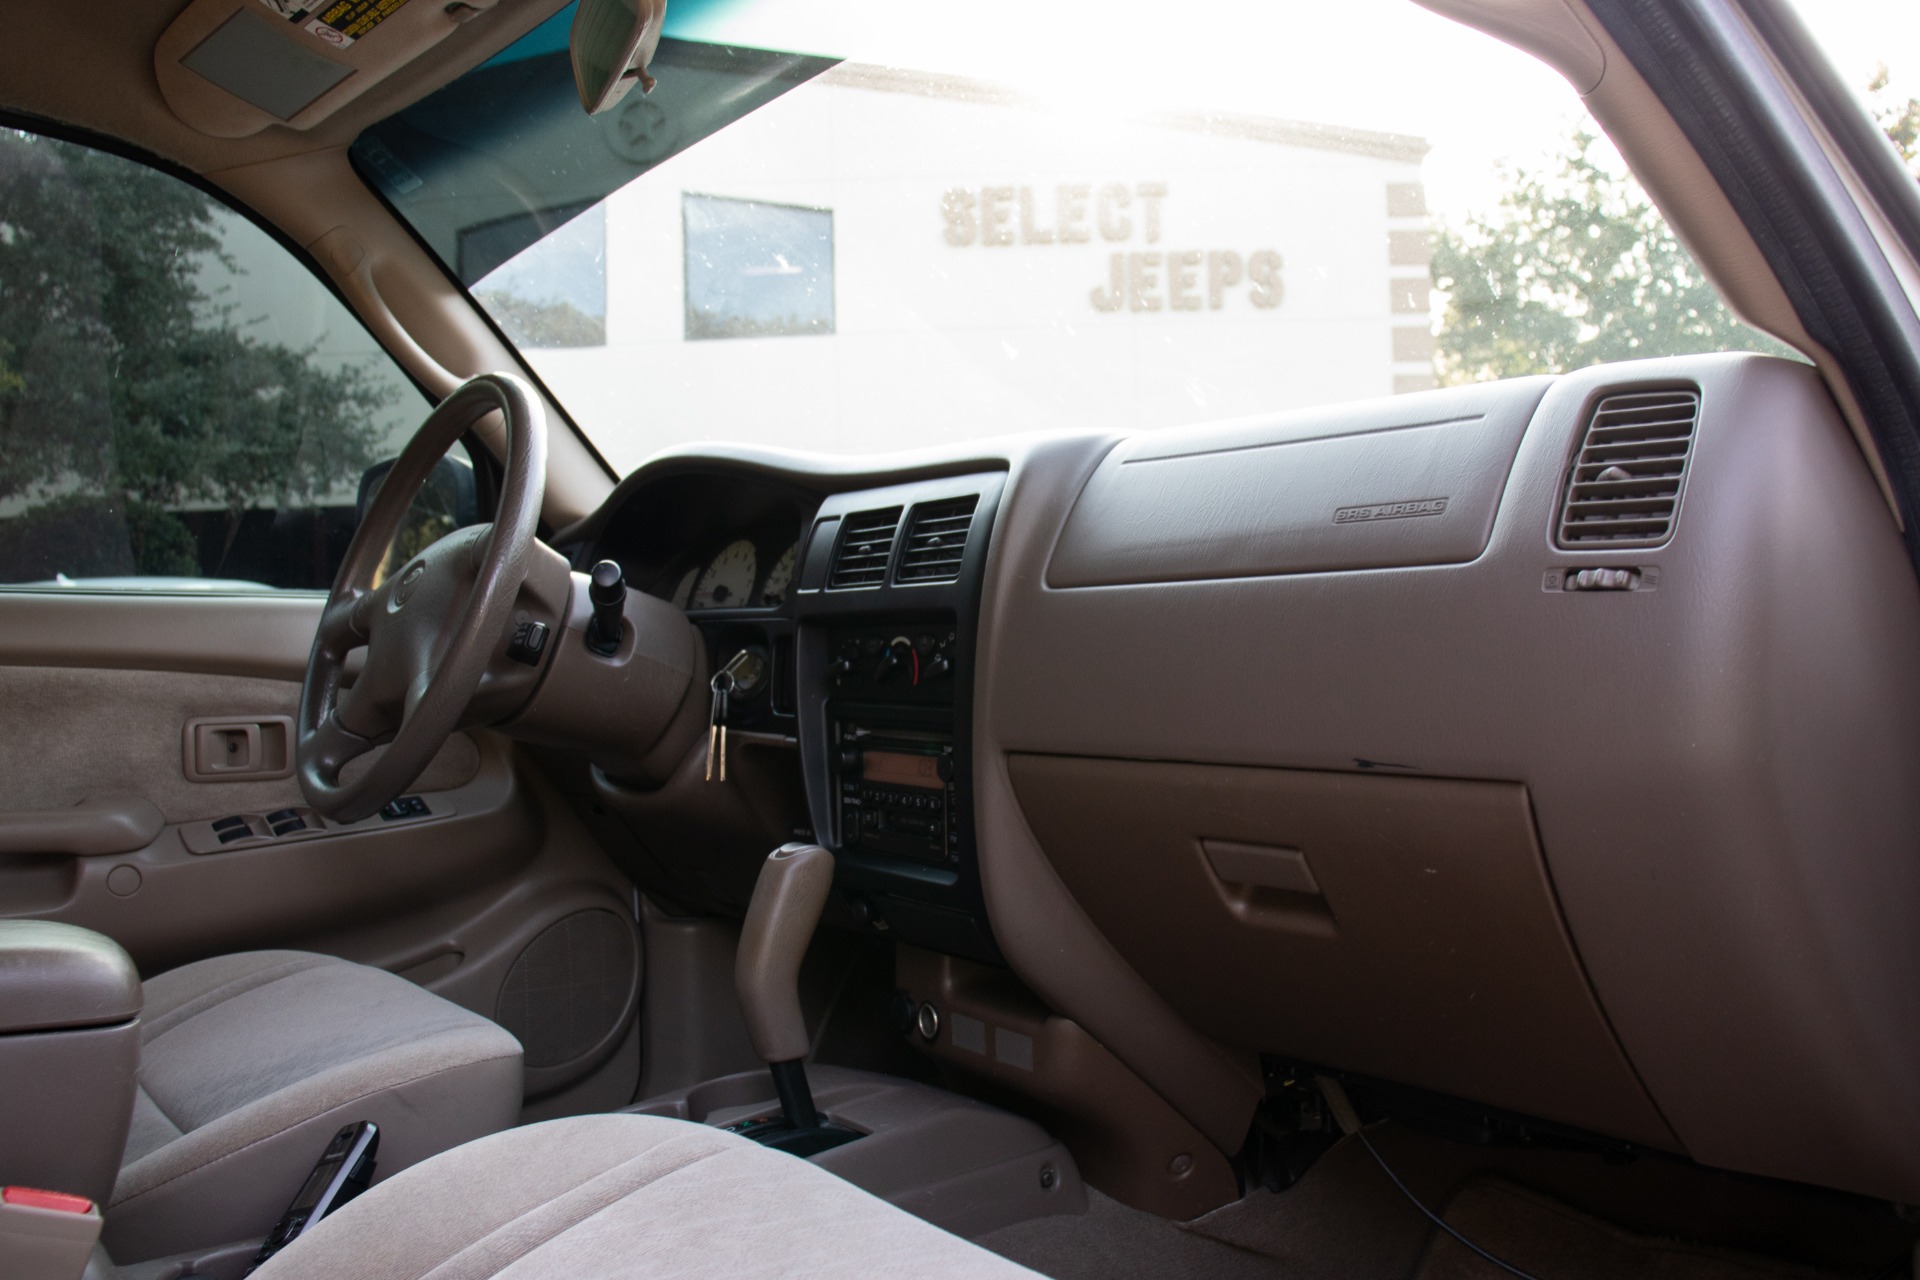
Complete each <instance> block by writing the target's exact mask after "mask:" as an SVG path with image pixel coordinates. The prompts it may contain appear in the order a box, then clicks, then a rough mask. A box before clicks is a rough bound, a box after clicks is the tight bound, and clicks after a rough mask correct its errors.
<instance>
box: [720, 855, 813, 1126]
mask: <svg viewBox="0 0 1920 1280" xmlns="http://www.w3.org/2000/svg"><path fill="white" fill-rule="evenodd" d="M832 887H833V855H832V854H830V853H828V852H827V851H826V850H825V849H822V848H821V847H820V846H819V845H817V844H783V845H781V846H780V847H779V848H778V849H775V850H774V851H773V852H772V853H770V854H768V855H767V860H766V862H764V863H762V864H761V867H760V878H759V880H757V881H756V882H755V883H754V886H753V901H752V902H751V903H749V904H748V906H747V922H746V925H745V926H744V927H743V928H742V930H741V932H740V953H739V955H738V957H736V959H735V961H734V968H733V985H734V989H735V990H736V991H737V992H738V993H739V995H740V1009H741V1012H742V1013H744V1014H745V1015H746V1022H747V1035H748V1036H749V1037H750V1038H751V1039H752V1040H753V1047H754V1050H755V1052H757V1053H758V1054H759V1055H760V1056H761V1057H762V1058H765V1059H766V1061H767V1065H768V1066H769V1067H770V1068H771V1069H772V1071H773V1085H774V1088H775V1089H776V1090H777V1091H778V1092H779V1095H780V1109H781V1111H783V1112H784V1113H785V1115H786V1121H787V1125H786V1127H787V1129H788V1130H789V1131H791V1132H801V1131H808V1130H811V1131H816V1132H819V1131H820V1116H819V1113H818V1112H816V1111H815V1110H814V1108H813V1094H812V1091H811V1090H809V1089H808V1088H807V1073H806V1067H805V1065H804V1063H805V1059H806V1056H807V1048H808V1039H807V1023H806V1018H805V1016H804V1015H803V1014H802V1013H801V1011H800V960H801V957H803V956H804V955H806V952H807V944H808V943H809V942H811V941H812V940H813V930H814V926H816V925H817V924H819V923H820V912H821V909H822V908H823V907H825V906H826V904H827V892H828V891H829V890H830V889H831V888H832ZM829 1145H831V1144H829Z"/></svg>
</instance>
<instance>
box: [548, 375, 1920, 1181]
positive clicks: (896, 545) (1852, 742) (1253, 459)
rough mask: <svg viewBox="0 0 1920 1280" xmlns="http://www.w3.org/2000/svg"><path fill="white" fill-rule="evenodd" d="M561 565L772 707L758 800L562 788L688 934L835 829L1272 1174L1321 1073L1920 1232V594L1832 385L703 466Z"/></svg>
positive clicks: (1683, 384) (628, 485) (882, 899)
mask: <svg viewBox="0 0 1920 1280" xmlns="http://www.w3.org/2000/svg"><path fill="white" fill-rule="evenodd" d="M963 509H964V515H965V517H966V519H967V520H970V525H964V529H965V531H964V532H962V533H960V534H958V535H957V536H956V538H955V540H954V541H953V542H952V543H951V544H942V543H941V542H940V537H942V536H944V535H943V534H942V533H941V530H943V529H945V528H949V527H954V528H959V527H963V526H962V525H951V526H950V525H946V524H943V523H942V522H943V521H958V520H960V519H961V516H960V514H957V513H961V512H962V511H963ZM928 539H931V541H929V540H928ZM561 540H562V542H563V543H570V544H571V548H572V554H573V556H574V559H575V564H576V566H584V564H585V563H588V562H590V561H591V560H592V559H595V558H598V557H600V556H603V555H604V556H607V557H609V558H613V559H616V560H618V561H619V562H620V563H621V564H622V566H623V568H624V569H625V571H626V573H627V576H628V579H629V581H630V582H632V583H633V584H635V585H636V586H638V587H639V588H641V589H642V590H644V591H647V592H649V593H651V594H653V595H655V596H658V597H659V598H661V599H664V600H671V601H673V602H674V603H676V604H678V605H680V606H681V607H682V608H684V609H685V610H686V614H687V617H688V618H689V619H690V620H691V622H692V624H693V626H694V627H695V628H696V629H697V630H698V632H699V634H700V635H701V636H702V637H703V639H704V641H705V644H706V647H707V651H708V658H709V663H710V664H711V665H710V667H709V670H712V669H717V666H718V665H719V664H724V663H725V662H727V661H729V660H730V657H731V655H733V654H735V653H737V652H739V651H741V650H742V649H749V648H754V647H759V648H761V649H763V650H764V651H765V654H766V655H767V661H768V667H769V669H770V671H771V672H772V674H771V677H770V679H769V681H768V689H767V692H766V694H765V695H764V698H760V699H757V700H755V701H754V702H753V704H752V705H750V706H744V707H742V708H740V710H739V716H740V718H739V719H738V720H734V719H732V718H731V717H730V719H729V726H730V728H734V729H735V730H736V732H735V733H734V735H733V737H734V740H735V741H736V743H737V744H738V745H737V747H736V748H735V750H736V752H737V754H736V756H735V757H734V761H733V764H734V768H733V771H732V772H731V773H730V774H729V781H728V783H727V785H726V786H725V787H724V788H723V787H719V786H716V785H714V784H711V783H707V782H706V781H705V780H704V779H703V777H702V770H701V765H702V763H703V762H702V760H700V759H699V758H698V757H699V755H700V752H699V751H696V752H695V755H694V757H692V758H689V760H688V761H687V762H686V763H685V765H684V766H683V767H682V770H681V773H680V774H679V775H678V776H677V777H676V778H675V779H674V780H673V781H671V782H669V783H668V784H667V785H666V786H664V787H661V788H659V789H658V790H657V791H654V792H644V793H643V792H639V791H633V790H624V791H623V790H622V789H621V788H619V787H617V786H613V785H610V784H608V783H607V781H606V780H605V779H604V778H595V777H594V776H593V774H592V771H591V769H585V770H583V771H580V772H575V773H573V774H570V775H566V776H567V777H568V779H569V781H566V782H564V783H563V785H566V786H569V787H571V788H572V789H573V791H574V793H575V794H576V795H577V796H578V797H580V800H581V804H580V806H579V807H580V809H581V811H582V812H583V813H586V814H588V815H589V817H590V820H591V821H593V822H595V823H596V824H598V827H599V829H601V830H602V832H603V838H604V841H605V843H607V845H608V847H609V848H611V849H618V850H624V851H625V852H624V854H622V855H621V856H623V857H624V858H626V860H627V861H628V864H629V866H630V868H631V869H632V870H633V874H634V875H635V878H636V880H637V881H638V882H639V883H640V884H641V886H642V887H643V888H644V889H645V890H646V891H647V892H648V893H649V895H650V896H652V897H654V898H655V899H656V900H658V901H660V902H663V903H665V904H668V905H669V906H671V907H677V908H681V909H685V910H688V911H691V912H709V913H714V912H717V913H721V914H737V913H738V912H739V911H740V910H741V909H742V908H743V907H744V905H745V902H746V900H747V897H748V896H749V894H750V892H751V888H752V881H753V877H754V876H755V875H756V874H757V871H758V868H759V864H760V862H761V860H762V859H764V857H765V855H766V853H767V851H768V850H769V849H771V848H772V847H774V845H776V844H778V843H780V842H782V841H784V840H789V839H809V840H817V841H818V842H819V843H821V844H824V845H826V846H827V847H828V848H830V849H831V850H832V851H833V852H834V854H835V858H836V862H837V865H838V873H837V878H836V891H835V894H834V897H833V899H832V901H831V902H830V905H829V908H828V911H829V915H828V919H829V921H830V922H831V923H833V924H835V925H837V926H839V927H842V928H845V929H852V930H860V931H865V932H868V933H875V932H878V933H882V934H884V935H886V936H888V937H890V938H892V939H893V940H894V941H895V942H896V943H898V944H901V946H902V951H901V954H902V955H903V956H905V955H907V954H909V952H910V951H911V952H914V953H931V954H934V955H945V956H954V957H961V958H964V959H972V960H979V961H984V962H987V963H989V964H1005V965H1006V966H1008V967H1010V968H1011V969H1012V970H1013V972H1014V973H1015V974H1017V976H1018V977H1019V978H1020V980H1021V981H1022V982H1023V983H1024V984H1025V985H1026V987H1028V988H1029V989H1031V990H1032V991H1033V992H1034V993H1035V994H1037V995H1038V996H1039V997H1040V998H1041V999H1042V1000H1043V1001H1044V1002H1045V1004H1046V1005H1047V1006H1048V1007H1049V1008H1051V1009H1053V1010H1056V1011H1058V1012H1059V1013H1060V1014H1061V1015H1062V1016H1065V1017H1069V1018H1071V1019H1073V1020H1074V1021H1075V1022H1076V1023H1078V1024H1079V1025H1080V1026H1082V1027H1084V1028H1085V1029H1086V1030H1087V1031H1088V1032H1089V1033H1091V1034H1092V1035H1093V1036H1094V1037H1096V1038H1097V1040H1098V1041H1099V1043H1100V1044H1101V1045H1103V1046H1105V1047H1106V1048H1107V1049H1109V1050H1111V1051H1112V1052H1113V1053H1114V1054H1115V1055H1117V1056H1118V1057H1120V1058H1121V1059H1122V1060H1123V1061H1124V1062H1125V1063H1126V1064H1127V1065H1128V1066H1129V1067H1130V1068H1131V1069H1133V1070H1134V1071H1136V1072H1137V1073H1138V1074H1139V1075H1140V1076H1141V1077H1142V1078H1143V1079H1145V1080H1146V1081H1147V1082H1148V1083H1149V1084H1150V1085H1152V1087H1153V1088H1154V1090H1155V1091H1156V1092H1157V1093H1158V1094H1159V1095H1160V1096H1162V1097H1164V1098H1166V1099H1167V1100H1168V1101H1169V1102H1171V1103H1172V1104H1173V1105H1174V1106H1176V1107H1177V1108H1178V1110H1179V1111H1180V1112H1181V1114H1182V1115H1183V1116H1184V1117H1185V1118H1186V1119H1187V1120H1188V1121H1189V1122H1191V1123H1192V1124H1193V1125H1194V1126H1195V1127H1196V1128H1197V1129H1198V1130H1199V1131H1200V1132H1201V1133H1202V1134H1204V1135H1205V1136H1206V1137H1207V1138H1209V1139H1210V1140H1212V1141H1213V1142H1214V1143H1215V1145H1217V1146H1219V1147H1220V1149H1221V1150H1223V1151H1231V1150H1234V1149H1236V1146H1237V1144H1238V1143H1239V1142H1240V1141H1241V1140H1243V1139H1244V1137H1245V1133H1246V1123H1247V1117H1248V1115H1249V1114H1250V1111H1251V1108H1252V1107H1253V1106H1254V1105H1255V1103H1256V1102H1257V1101H1258V1098H1259V1096H1260V1083H1259V1081H1260V1076H1259V1071H1258V1066H1257V1063H1258V1060H1259V1055H1263V1054H1266V1055H1284V1056H1285V1057H1287V1058H1288V1059H1289V1060H1293V1061H1304V1062H1310V1063H1319V1064H1324V1065H1326V1066H1329V1067H1333V1068H1337V1069H1341V1070H1346V1071H1352V1072H1356V1073H1361V1074H1365V1075H1369V1076H1373V1077H1376V1078H1379V1079H1383V1080H1390V1081H1395V1082H1399V1083H1403V1084H1407V1085H1412V1086H1415V1087H1418V1088H1422V1089H1427V1090H1431V1091H1434V1092H1436V1093H1440V1094H1446V1095H1451V1096H1454V1097H1459V1098H1465V1099H1468V1100H1470V1101H1474V1102H1477V1103H1481V1104H1485V1105H1488V1106H1494V1107H1500V1108H1505V1109H1508V1110H1510V1111H1513V1112H1515V1113H1519V1114H1522V1115H1527V1116H1533V1117H1538V1118H1541V1119H1544V1120H1547V1121H1550V1122H1553V1123H1556V1124H1560V1125H1565V1126H1569V1127H1571V1128H1574V1129H1578V1130H1581V1131H1584V1132H1588V1133H1595V1134H1602V1135H1607V1136H1609V1137H1611V1138H1614V1139H1617V1140H1620V1141H1625V1142H1629V1143H1633V1144H1636V1145H1639V1146H1644V1147H1648V1148H1654V1149H1661V1150H1667V1151H1673V1152H1679V1153H1683V1154H1686V1155H1689V1156H1691V1157H1693V1158H1695V1159H1698V1160H1701V1161H1702V1162H1704V1163H1708V1164H1714V1165H1717V1166H1719V1167H1723V1168H1729V1169H1737V1170H1742V1171H1745V1172H1751V1173H1756V1174H1764V1175H1767V1176H1774V1177H1783V1178H1791V1179H1795V1180H1798V1181H1804V1182H1815V1183H1819V1184H1822V1185H1826V1186H1832V1187H1841V1188H1845V1189H1850V1190H1856V1191H1861V1192H1864V1193H1867V1194H1873V1195H1879V1196H1883V1197H1888V1198H1894V1199H1902V1200H1907V1201H1915V1200H1920V1154H1916V1153H1920V1108H1917V1107H1914V1106H1912V1105H1910V1099H1912V1098H1914V1097H1920V1017H1916V1016H1915V1014H1914V1003H1913V1001H1914V997H1913V993H1912V987H1911V983H1910V981H1909V980H1908V979H1907V977H1906V975H1910V974H1911V973H1913V972H1915V971H1916V970H1920V933H1916V932H1915V931H1914V930H1913V929H1912V928H1911V907H1912V904H1913V903H1915V902H1920V862H1916V861H1915V860H1914V859H1913V858H1912V856H1911V853H1912V850H1913V849H1914V848H1915V847H1920V804H1917V803H1915V802H1914V801H1913V799H1912V797H1914V796H1916V795H1920V665H1916V664H1915V663H1913V661H1912V655H1913V654H1914V653H1915V652H1916V651H1920V583H1916V581H1915V577H1914V572H1913V569H1912V566H1911V564H1910V563H1909V561H1908V560H1907V558H1906V555H1905V551H1904V548H1903V545H1902V543H1901V540H1900V535H1899V532H1898V530H1897V528H1896V526H1895V525H1894V523H1893V522H1892V521H1891V520H1890V519H1889V518H1888V514H1887V508H1886V505H1885V503H1884V501H1883V500H1882V498H1881V494H1880V491H1879V489H1878V487H1877V485H1876V483H1875V481H1874V478H1873V475H1872V473H1871V471H1870V469H1869V468H1868V466H1867V465H1866V463H1865V461H1864V459H1863V458H1862V455H1861V452H1860V450H1859V448H1858V446H1857V445H1856V443H1855V442H1854V440H1853V438H1852V436H1851V435H1850V433H1849V431H1848V428H1847V425H1846V423H1845V421H1844V420H1843V419H1842V418H1841V417H1840V415H1839V413H1838V411H1837V410H1836V407H1835V405H1834V403H1833V401H1832V398H1831V396H1830V395H1829V394H1828V393H1827V391H1826V389H1825V388H1824V386H1822V384H1821V383H1820V382H1819V380H1818V377H1817V375H1815V374H1814V373H1813V372H1812V371H1811V370H1810V369H1808V368H1806V367H1805V366H1802V365H1798V364H1794V363H1791V362H1787V361H1781V360H1773V359H1768V358H1763V357H1755V356H1741V355H1721V356H1701V357H1689V358H1681V359H1668V360H1659V361H1644V362H1635V363H1631V364H1620V365H1610V366H1598V367H1596V368H1592V369H1587V370H1582V371H1580V372H1577V373H1573V374H1568V375H1564V376H1561V377H1554V378H1532V379H1520V380H1514V381H1509V382H1502V383H1490V384H1481V385H1476V386H1472V387H1460V388H1452V389H1446V390H1441V391H1433V392H1424V393H1418V394H1412V395H1405V396H1398V397H1393V398H1391V399H1387V400H1381V401H1375V402H1368V403H1364V404H1353V405H1342V406H1334V407H1329V408H1325V409H1316V410H1310V411H1302V412H1296V413H1288V414H1280V415H1274V416H1272V417H1270V418H1262V419H1255V420H1246V421H1239V422H1233V423H1223V424H1206V425H1198V426H1194V427H1188V428H1176V429H1168V430H1162V431H1155V432H1145V433H1138V434H1132V435H1128V434H1125V433H1121V432H1098V431H1085V432H1058V433H1039V434H1036V435H1032V436H1025V437H1020V438H1017V439H1011V440H1007V441H1000V442H986V443H984V444H974V445H964V446H954V447H951V448H944V449H939V450H929V451H927V452H925V453H921V454H915V455H903V456H902V457H900V458H897V459H889V460H883V461H878V462H876V461H874V460H870V459H858V460H848V459H841V458H831V457H814V456H808V455H796V454H779V453H773V452H767V453H759V452H755V451H751V450H724V451H723V450H717V449H716V450H713V451H710V452H708V453H704V454H701V453H695V452H688V453H686V454H682V455H673V456H670V457H667V458H664V459H660V460H656V461H655V462H653V463H650V464H649V465H648V466H647V467H646V468H644V469H643V470H642V471H641V472H639V473H636V474H635V475H634V476H632V477H629V479H628V480H627V481H625V482H623V483H622V484H621V485H620V486H619V488H618V489H617V490H616V491H615V493H614V494H613V495H612V497H611V498H610V499H609V500H608V502H607V504H606V505H605V506H604V507H603V508H602V509H601V511H600V512H598V513H596V514H595V515H594V516H592V517H589V518H588V519H587V520H586V521H583V522H582V523H581V525H579V526H577V527H576V528H575V529H573V530H567V531H562V535H561ZM917 557H931V558H930V559H927V558H917ZM929 563H931V564H937V565H943V566H946V567H949V568H951V570H952V572H951V575H950V576H943V577H940V578H939V579H938V580H933V581H929V580H925V579H921V578H919V577H917V576H916V575H917V574H919V573H920V572H921V569H920V567H919V566H921V565H923V564H929ZM702 742H703V744H704V735H703V737H702Z"/></svg>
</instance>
